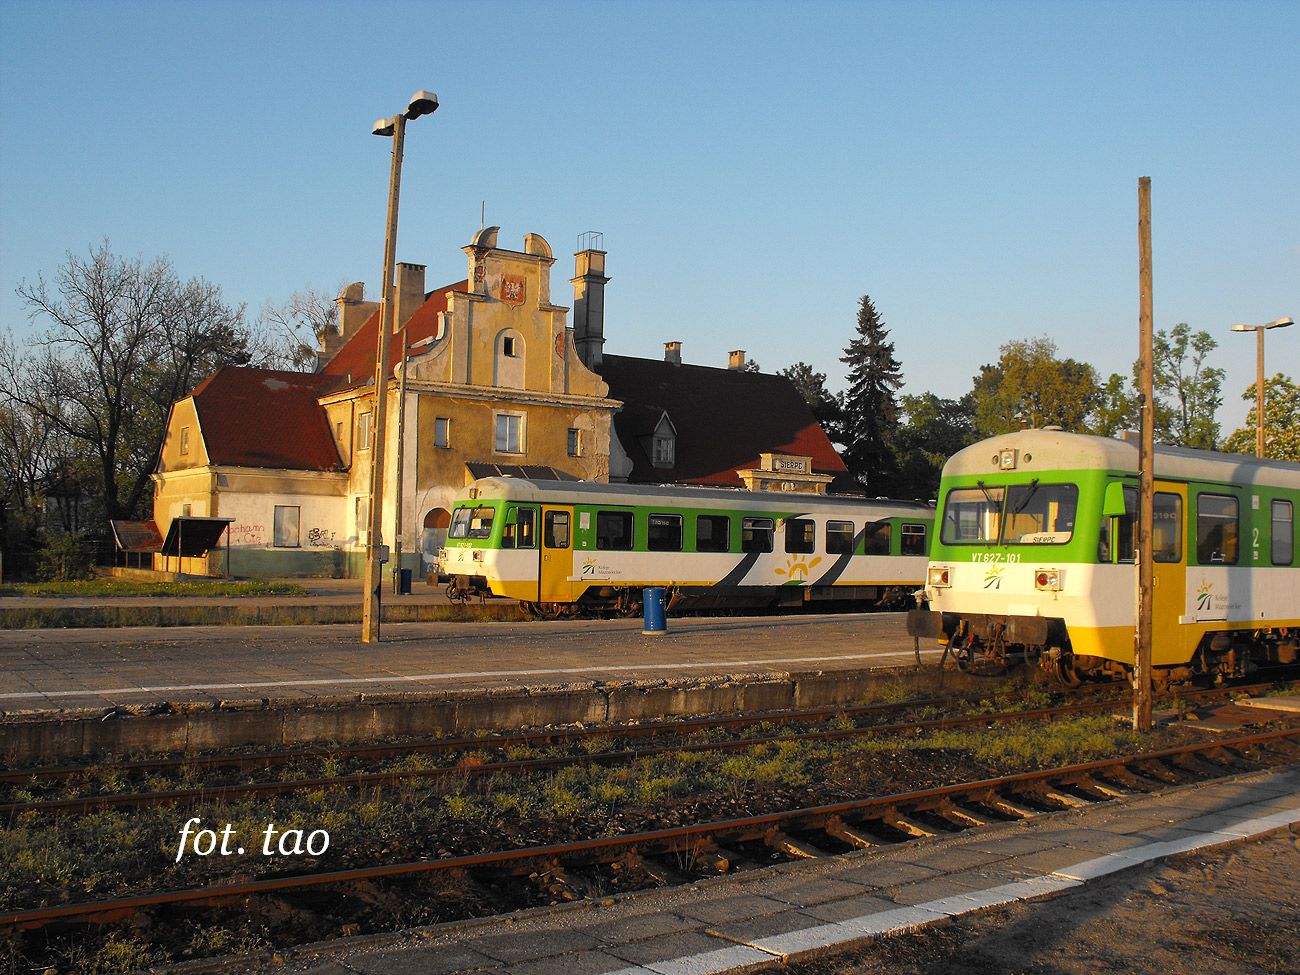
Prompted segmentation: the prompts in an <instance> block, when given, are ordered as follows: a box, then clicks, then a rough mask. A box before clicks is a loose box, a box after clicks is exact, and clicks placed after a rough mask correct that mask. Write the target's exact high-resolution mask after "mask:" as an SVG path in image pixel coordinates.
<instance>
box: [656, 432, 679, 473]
mask: <svg viewBox="0 0 1300 975" xmlns="http://www.w3.org/2000/svg"><path fill="white" fill-rule="evenodd" d="M653 441H654V443H653V451H654V456H653V457H652V458H651V463H653V464H654V466H655V467H672V466H673V465H674V464H676V463H677V438H676V437H661V436H658V435H657V434H656V435H655V437H654V438H653Z"/></svg>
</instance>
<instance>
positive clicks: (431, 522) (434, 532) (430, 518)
mask: <svg viewBox="0 0 1300 975" xmlns="http://www.w3.org/2000/svg"><path fill="white" fill-rule="evenodd" d="M450 524H451V512H450V511H448V510H447V509H446V508H433V509H431V510H430V511H429V512H428V514H426V515H425V516H424V530H423V531H422V532H421V533H420V564H421V568H422V569H423V571H424V572H426V573H428V572H432V571H433V562H434V560H435V559H436V558H437V557H438V549H440V548H442V547H443V545H445V544H446V543H447V526H449V525H450Z"/></svg>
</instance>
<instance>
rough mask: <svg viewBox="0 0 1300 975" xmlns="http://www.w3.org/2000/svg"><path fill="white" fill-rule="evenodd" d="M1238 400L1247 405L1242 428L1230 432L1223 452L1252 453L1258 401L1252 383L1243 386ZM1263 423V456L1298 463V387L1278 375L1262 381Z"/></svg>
mask: <svg viewBox="0 0 1300 975" xmlns="http://www.w3.org/2000/svg"><path fill="white" fill-rule="evenodd" d="M1241 398H1242V399H1244V400H1248V401H1249V402H1250V404H1251V407H1250V413H1249V414H1248V415H1247V416H1246V425H1245V426H1244V427H1240V428H1239V429H1237V430H1234V431H1233V433H1232V436H1230V437H1229V438H1228V440H1227V442H1226V443H1225V444H1224V445H1223V449H1224V450H1228V451H1231V452H1232V453H1234V454H1253V453H1254V452H1255V439H1256V437H1255V424H1256V420H1255V412H1256V407H1255V404H1256V403H1257V401H1258V400H1257V397H1256V395H1255V384H1254V383H1251V384H1250V385H1249V386H1247V387H1246V391H1245V392H1244V393H1242V394H1241ZM1264 422H1265V424H1266V425H1265V427H1264V456H1266V457H1271V458H1273V459H1274V460H1289V461H1291V462H1293V463H1297V464H1300V386H1297V385H1296V384H1295V383H1293V382H1292V381H1291V379H1290V377H1289V376H1286V375H1284V374H1282V373H1280V372H1279V373H1277V374H1276V375H1275V376H1273V377H1272V378H1271V379H1267V380H1265V382H1264Z"/></svg>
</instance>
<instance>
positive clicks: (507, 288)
mask: <svg viewBox="0 0 1300 975" xmlns="http://www.w3.org/2000/svg"><path fill="white" fill-rule="evenodd" d="M526 286H527V282H526V281H525V280H524V279H523V278H522V277H518V276H516V275H513V274H503V275H501V300H502V301H504V302H505V303H506V304H507V305H522V304H523V303H524V291H525V289H526Z"/></svg>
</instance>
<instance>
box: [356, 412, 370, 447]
mask: <svg viewBox="0 0 1300 975" xmlns="http://www.w3.org/2000/svg"><path fill="white" fill-rule="evenodd" d="M373 416H374V414H372V413H370V412H366V413H358V414H357V450H369V449H370V441H371V439H372V438H371V432H372V431H373V429H374V427H373V426H372V423H373Z"/></svg>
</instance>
